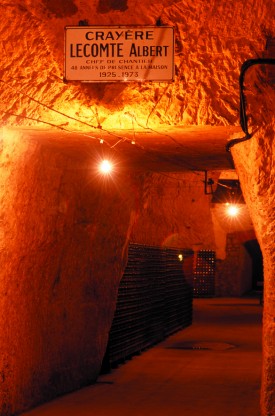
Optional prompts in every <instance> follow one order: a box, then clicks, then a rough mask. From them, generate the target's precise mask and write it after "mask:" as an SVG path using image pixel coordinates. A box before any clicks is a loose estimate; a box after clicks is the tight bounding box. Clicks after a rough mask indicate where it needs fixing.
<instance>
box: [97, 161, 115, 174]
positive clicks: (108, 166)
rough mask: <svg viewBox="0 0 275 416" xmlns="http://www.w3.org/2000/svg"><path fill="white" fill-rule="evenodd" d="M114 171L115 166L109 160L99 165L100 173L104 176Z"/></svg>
mask: <svg viewBox="0 0 275 416" xmlns="http://www.w3.org/2000/svg"><path fill="white" fill-rule="evenodd" d="M112 170H113V164H112V163H111V162H110V161H109V160H107V159H104V160H102V161H101V162H100V164H99V171H100V173H102V174H104V175H109V174H110V173H111V172H112Z"/></svg>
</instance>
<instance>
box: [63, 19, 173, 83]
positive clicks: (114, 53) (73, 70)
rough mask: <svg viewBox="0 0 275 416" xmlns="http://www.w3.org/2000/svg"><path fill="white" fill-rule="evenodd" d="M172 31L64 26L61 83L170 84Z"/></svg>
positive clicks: (161, 28)
mask: <svg viewBox="0 0 275 416" xmlns="http://www.w3.org/2000/svg"><path fill="white" fill-rule="evenodd" d="M174 43H175V42H174V27H173V26H140V25H127V26H126V25H123V26H121V25H119V26H116V25H114V26H104V25H88V26H65V36H64V82H73V81H81V82H93V83H102V82H109V83H110V82H112V83H113V82H145V81H155V82H173V81H174V76H175V68H174V66H175V65H174Z"/></svg>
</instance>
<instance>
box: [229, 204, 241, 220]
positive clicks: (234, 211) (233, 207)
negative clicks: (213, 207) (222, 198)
mask: <svg viewBox="0 0 275 416" xmlns="http://www.w3.org/2000/svg"><path fill="white" fill-rule="evenodd" d="M238 214H239V208H238V207H237V206H236V205H231V204H228V205H227V215H229V216H230V217H237V215H238Z"/></svg>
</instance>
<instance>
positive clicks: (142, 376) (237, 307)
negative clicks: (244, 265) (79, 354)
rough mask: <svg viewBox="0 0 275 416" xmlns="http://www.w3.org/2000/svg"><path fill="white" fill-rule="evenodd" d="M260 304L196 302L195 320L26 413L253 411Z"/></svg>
mask: <svg viewBox="0 0 275 416" xmlns="http://www.w3.org/2000/svg"><path fill="white" fill-rule="evenodd" d="M261 321H262V306H260V304H259V300H258V299H255V298H237V299H235V298H234V299H231V298H230V299H229V298H226V299H225V298H213V299H195V300H194V323H193V325H192V326H191V327H189V328H186V329H184V330H183V331H180V332H178V333H177V334H174V335H172V336H170V337H169V338H167V339H166V340H165V341H164V342H162V343H160V344H158V345H157V346H155V347H154V348H151V349H149V350H148V351H146V352H144V353H143V354H142V355H140V356H136V357H134V358H132V360H130V361H129V362H127V363H126V364H124V365H122V366H121V367H119V368H117V369H115V370H113V371H112V373H110V374H107V375H103V376H100V377H99V379H98V381H97V383H96V384H94V385H92V386H90V387H87V388H84V389H82V390H80V391H77V392H75V393H72V394H69V395H67V396H64V397H61V398H59V399H56V400H54V401H53V402H50V403H47V404H45V405H43V406H40V407H38V408H36V409H34V410H32V411H29V412H26V413H24V416H149V415H150V416H170V415H173V416H259V415H260V411H259V400H260V378H261V330H262V328H261Z"/></svg>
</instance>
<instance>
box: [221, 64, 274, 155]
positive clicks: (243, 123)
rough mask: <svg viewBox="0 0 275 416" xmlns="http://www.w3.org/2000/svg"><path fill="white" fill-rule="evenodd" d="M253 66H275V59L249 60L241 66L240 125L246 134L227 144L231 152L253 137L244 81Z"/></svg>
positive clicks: (228, 150)
mask: <svg viewBox="0 0 275 416" xmlns="http://www.w3.org/2000/svg"><path fill="white" fill-rule="evenodd" d="M253 65H275V59H273V58H257V59H248V60H247V61H245V62H244V63H243V64H242V66H241V72H240V77H239V85H240V124H241V128H242V130H243V132H244V134H245V136H244V137H241V138H236V139H232V140H230V141H229V142H228V143H227V144H226V151H227V152H230V150H231V148H232V147H233V146H235V144H237V143H241V142H245V141H247V140H249V139H251V137H252V136H253V134H252V133H249V131H248V122H247V115H246V98H245V94H244V79H245V74H246V71H247V70H248V69H249V68H250V67H251V66H253Z"/></svg>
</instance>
